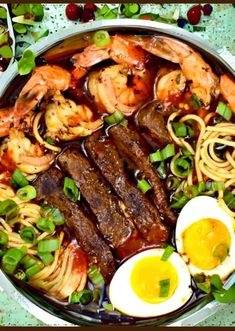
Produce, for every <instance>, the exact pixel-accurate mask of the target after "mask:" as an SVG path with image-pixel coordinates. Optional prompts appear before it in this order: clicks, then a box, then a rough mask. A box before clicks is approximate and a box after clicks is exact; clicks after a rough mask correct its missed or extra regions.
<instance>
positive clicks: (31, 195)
mask: <svg viewBox="0 0 235 331" xmlns="http://www.w3.org/2000/svg"><path fill="white" fill-rule="evenodd" d="M16 195H17V197H18V198H19V199H20V200H22V201H30V200H33V199H35V198H36V196H37V192H36V190H35V188H34V187H33V186H32V185H27V186H25V187H22V188H20V189H19V190H18V191H17V192H16Z"/></svg>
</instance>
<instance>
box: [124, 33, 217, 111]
mask: <svg viewBox="0 0 235 331" xmlns="http://www.w3.org/2000/svg"><path fill="white" fill-rule="evenodd" d="M127 39H128V40H130V41H132V42H133V43H135V44H136V45H138V46H140V47H142V48H143V49H145V50H147V51H148V52H150V53H151V54H154V55H156V56H159V57H161V58H164V59H166V60H168V61H171V62H174V63H178V64H179V65H180V68H181V70H182V72H183V74H184V76H185V78H186V80H187V81H188V82H189V88H190V91H191V93H192V94H195V95H196V96H197V97H198V98H199V99H200V100H201V101H202V103H203V104H204V105H205V106H207V105H209V104H210V103H211V101H212V98H214V97H217V96H218V95H219V79H218V77H217V76H216V75H215V74H214V73H213V71H212V69H211V67H210V66H209V64H207V63H206V62H205V61H204V60H203V58H202V57H201V55H200V54H199V53H197V52H196V51H194V50H193V49H192V48H191V47H189V46H188V45H186V44H184V43H182V42H180V41H178V40H176V39H173V38H167V37H160V36H154V37H136V36H129V37H127Z"/></svg>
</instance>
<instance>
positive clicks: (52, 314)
mask: <svg viewBox="0 0 235 331" xmlns="http://www.w3.org/2000/svg"><path fill="white" fill-rule="evenodd" d="M101 28H102V29H107V30H108V31H112V32H115V31H118V32H120V31H122V32H132V33H141V34H153V33H155V34H161V35H166V36H171V37H175V38H178V39H180V40H182V41H185V42H187V43H188V44H191V45H192V46H193V47H194V48H196V49H198V50H199V51H200V52H201V53H202V54H204V56H205V57H206V58H207V59H208V60H209V61H210V63H212V64H215V66H216V63H217V64H219V67H220V68H222V69H224V70H226V71H229V72H230V73H231V74H232V75H233V76H234V77H235V71H234V70H233V68H232V67H231V66H230V65H229V64H228V63H227V62H226V61H225V60H224V59H223V58H222V57H221V56H220V55H219V53H218V51H217V50H216V49H215V48H213V47H211V46H209V45H208V42H206V41H204V40H203V39H201V38H199V37H197V36H195V35H193V34H191V33H190V32H188V31H185V30H183V29H180V28H176V27H172V26H170V25H167V24H163V23H158V22H152V21H145V20H134V19H118V20H107V21H97V22H92V23H87V24H83V25H82V24H81V25H79V26H76V27H73V28H69V29H66V30H63V31H60V32H58V33H55V34H54V35H51V36H48V37H46V38H44V39H43V40H41V41H40V42H38V43H37V44H35V45H33V46H31V47H30V49H31V50H32V51H33V52H34V53H35V54H36V55H40V54H42V53H43V52H45V51H46V50H48V49H49V48H51V47H52V46H55V45H56V44H58V43H59V42H61V41H63V40H64V39H66V38H69V37H73V36H75V35H78V34H82V33H87V32H92V31H95V30H100V29H101ZM16 76H17V66H16V64H13V65H12V66H11V67H10V68H9V69H8V70H7V71H6V72H5V73H4V74H3V75H2V76H1V86H0V98H1V97H2V96H3V95H4V93H5V91H6V89H7V88H8V86H9V85H10V84H11V81H12V80H13V79H14V78H15V77H16ZM0 286H1V287H2V288H3V289H4V290H5V291H6V292H7V293H8V294H9V295H10V296H11V297H12V299H15V300H16V301H17V302H19V304H21V305H22V306H23V307H24V308H25V309H26V310H27V311H29V312H30V313H31V314H32V315H34V316H35V317H37V318H38V319H39V320H41V321H42V322H44V323H46V324H48V325H59V326H68V325H101V324H102V321H101V320H99V319H97V318H94V317H91V316H89V315H85V314H83V313H76V314H71V313H70V314H68V313H67V312H66V310H64V309H62V310H61V309H60V308H59V307H58V306H57V305H56V304H53V303H52V302H49V301H48V300H47V299H45V298H43V297H41V296H39V295H37V294H36V293H34V292H33V293H31V292H30V289H29V288H28V287H27V286H26V287H24V286H23V287H22V286H20V285H19V284H17V283H13V282H12V281H11V279H10V278H9V277H8V276H6V275H5V274H4V273H3V272H2V271H1V270H0ZM219 306H220V304H218V303H217V302H215V301H210V300H209V298H207V297H205V298H203V299H202V300H201V301H200V302H199V303H198V304H197V305H196V306H194V307H193V308H191V309H189V310H187V311H186V312H184V313H183V314H182V313H176V314H169V315H167V316H166V317H164V318H160V319H159V318H157V319H144V320H140V321H138V322H137V323H136V325H138V326H144V325H145V326H147V325H168V326H169V325H171V326H173V325H177V326H187V325H196V324H197V323H199V322H201V321H202V320H204V319H205V318H207V317H209V316H210V315H212V314H214V313H215V312H216V310H217V309H218V308H219ZM113 323H118V324H119V325H120V322H119V321H118V320H115V319H114V320H113ZM126 324H128V323H125V322H123V325H126Z"/></svg>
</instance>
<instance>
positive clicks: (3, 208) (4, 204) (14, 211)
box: [0, 199, 19, 220]
mask: <svg viewBox="0 0 235 331" xmlns="http://www.w3.org/2000/svg"><path fill="white" fill-rule="evenodd" d="M18 213H19V206H18V205H17V204H16V203H15V201H13V200H11V199H7V200H4V201H1V202H0V215H3V216H6V218H7V220H10V219H12V218H14V217H16V216H18Z"/></svg>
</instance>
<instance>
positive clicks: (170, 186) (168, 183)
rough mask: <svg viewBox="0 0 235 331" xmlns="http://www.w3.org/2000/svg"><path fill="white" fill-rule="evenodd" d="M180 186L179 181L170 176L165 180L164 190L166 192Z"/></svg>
mask: <svg viewBox="0 0 235 331" xmlns="http://www.w3.org/2000/svg"><path fill="white" fill-rule="evenodd" d="M179 184H180V181H179V179H178V178H177V177H174V176H171V177H168V178H167V180H166V188H167V190H168V191H172V190H175V189H176V188H177V187H178V186H179Z"/></svg>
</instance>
